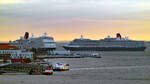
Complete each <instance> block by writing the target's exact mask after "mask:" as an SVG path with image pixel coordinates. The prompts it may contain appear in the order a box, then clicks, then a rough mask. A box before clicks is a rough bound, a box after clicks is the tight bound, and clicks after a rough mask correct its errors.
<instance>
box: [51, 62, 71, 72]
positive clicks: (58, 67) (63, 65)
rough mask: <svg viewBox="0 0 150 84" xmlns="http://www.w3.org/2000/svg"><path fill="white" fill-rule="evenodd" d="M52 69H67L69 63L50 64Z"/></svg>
mask: <svg viewBox="0 0 150 84" xmlns="http://www.w3.org/2000/svg"><path fill="white" fill-rule="evenodd" d="M52 67H53V70H54V71H67V70H69V64H64V63H55V64H53V65H52Z"/></svg>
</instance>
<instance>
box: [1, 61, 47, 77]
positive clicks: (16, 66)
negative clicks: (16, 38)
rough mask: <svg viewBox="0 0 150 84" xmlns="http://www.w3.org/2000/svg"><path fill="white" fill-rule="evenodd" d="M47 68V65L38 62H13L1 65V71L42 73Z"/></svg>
mask: <svg viewBox="0 0 150 84" xmlns="http://www.w3.org/2000/svg"><path fill="white" fill-rule="evenodd" d="M44 70H45V67H44V66H42V65H37V64H22V63H12V64H6V65H1V66H0V73H15V72H16V73H19V72H23V73H28V74H37V75H40V74H42V73H43V71H44Z"/></svg>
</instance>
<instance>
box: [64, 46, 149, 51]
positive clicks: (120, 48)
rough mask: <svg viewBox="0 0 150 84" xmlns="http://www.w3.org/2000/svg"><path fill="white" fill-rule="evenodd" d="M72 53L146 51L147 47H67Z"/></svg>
mask: <svg viewBox="0 0 150 84" xmlns="http://www.w3.org/2000/svg"><path fill="white" fill-rule="evenodd" d="M63 47H64V49H66V50H70V51H145V49H146V47H139V48H126V47H66V46H63Z"/></svg>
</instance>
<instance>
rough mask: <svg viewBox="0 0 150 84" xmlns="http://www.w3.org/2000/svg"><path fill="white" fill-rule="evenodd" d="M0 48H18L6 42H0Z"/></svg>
mask: <svg viewBox="0 0 150 84" xmlns="http://www.w3.org/2000/svg"><path fill="white" fill-rule="evenodd" d="M0 50H18V48H17V47H16V46H10V45H9V44H8V43H3V44H2V43H1V44H0Z"/></svg>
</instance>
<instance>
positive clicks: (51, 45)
mask: <svg viewBox="0 0 150 84" xmlns="http://www.w3.org/2000/svg"><path fill="white" fill-rule="evenodd" d="M9 44H10V45H14V46H16V47H18V48H19V49H21V50H30V49H33V48H34V49H36V51H38V52H40V51H53V50H55V49H56V43H55V42H54V39H53V37H49V36H47V34H46V33H44V35H43V36H40V37H34V35H33V34H32V37H29V33H28V32H26V33H25V35H24V38H23V37H20V39H18V40H15V41H10V42H9Z"/></svg>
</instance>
